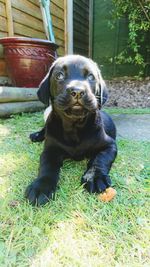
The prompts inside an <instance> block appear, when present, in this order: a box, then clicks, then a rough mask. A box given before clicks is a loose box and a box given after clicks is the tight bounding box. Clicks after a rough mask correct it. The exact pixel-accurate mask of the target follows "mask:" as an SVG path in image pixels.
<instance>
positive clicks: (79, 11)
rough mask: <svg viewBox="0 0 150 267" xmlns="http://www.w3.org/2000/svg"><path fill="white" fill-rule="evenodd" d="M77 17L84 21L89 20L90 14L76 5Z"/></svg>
mask: <svg viewBox="0 0 150 267" xmlns="http://www.w3.org/2000/svg"><path fill="white" fill-rule="evenodd" d="M73 10H74V12H75V13H76V15H77V16H79V17H81V18H82V19H83V20H89V12H86V11H85V10H84V9H81V8H80V7H79V6H77V5H75V6H74V8H73Z"/></svg>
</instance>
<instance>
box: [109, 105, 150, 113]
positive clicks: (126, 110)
mask: <svg viewBox="0 0 150 267" xmlns="http://www.w3.org/2000/svg"><path fill="white" fill-rule="evenodd" d="M104 110H105V111H107V112H109V113H110V114H120V113H121V114H150V108H110V107H105V108H104Z"/></svg>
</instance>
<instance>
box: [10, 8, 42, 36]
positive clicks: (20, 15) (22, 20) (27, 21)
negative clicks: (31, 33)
mask: <svg viewBox="0 0 150 267" xmlns="http://www.w3.org/2000/svg"><path fill="white" fill-rule="evenodd" d="M12 12H13V20H14V22H18V23H19V24H22V25H25V26H28V27H30V28H32V29H35V30H38V31H41V32H44V27H43V22H42V20H39V19H37V18H34V17H33V16H31V15H28V14H25V13H24V12H22V11H20V10H17V9H16V8H13V10H12Z"/></svg>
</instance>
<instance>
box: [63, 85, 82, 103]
mask: <svg viewBox="0 0 150 267" xmlns="http://www.w3.org/2000/svg"><path fill="white" fill-rule="evenodd" d="M66 91H67V93H68V94H69V95H71V96H72V97H73V99H74V100H78V99H81V98H82V97H83V96H84V94H85V89H84V88H80V87H69V88H67V90H66Z"/></svg>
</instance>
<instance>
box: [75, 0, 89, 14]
mask: <svg viewBox="0 0 150 267" xmlns="http://www.w3.org/2000/svg"><path fill="white" fill-rule="evenodd" d="M87 2H88V1H87ZM73 3H74V5H76V6H78V8H80V9H82V10H83V11H84V12H87V13H89V7H88V6H86V5H85V4H84V3H83V2H82V1H79V0H73Z"/></svg>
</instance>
